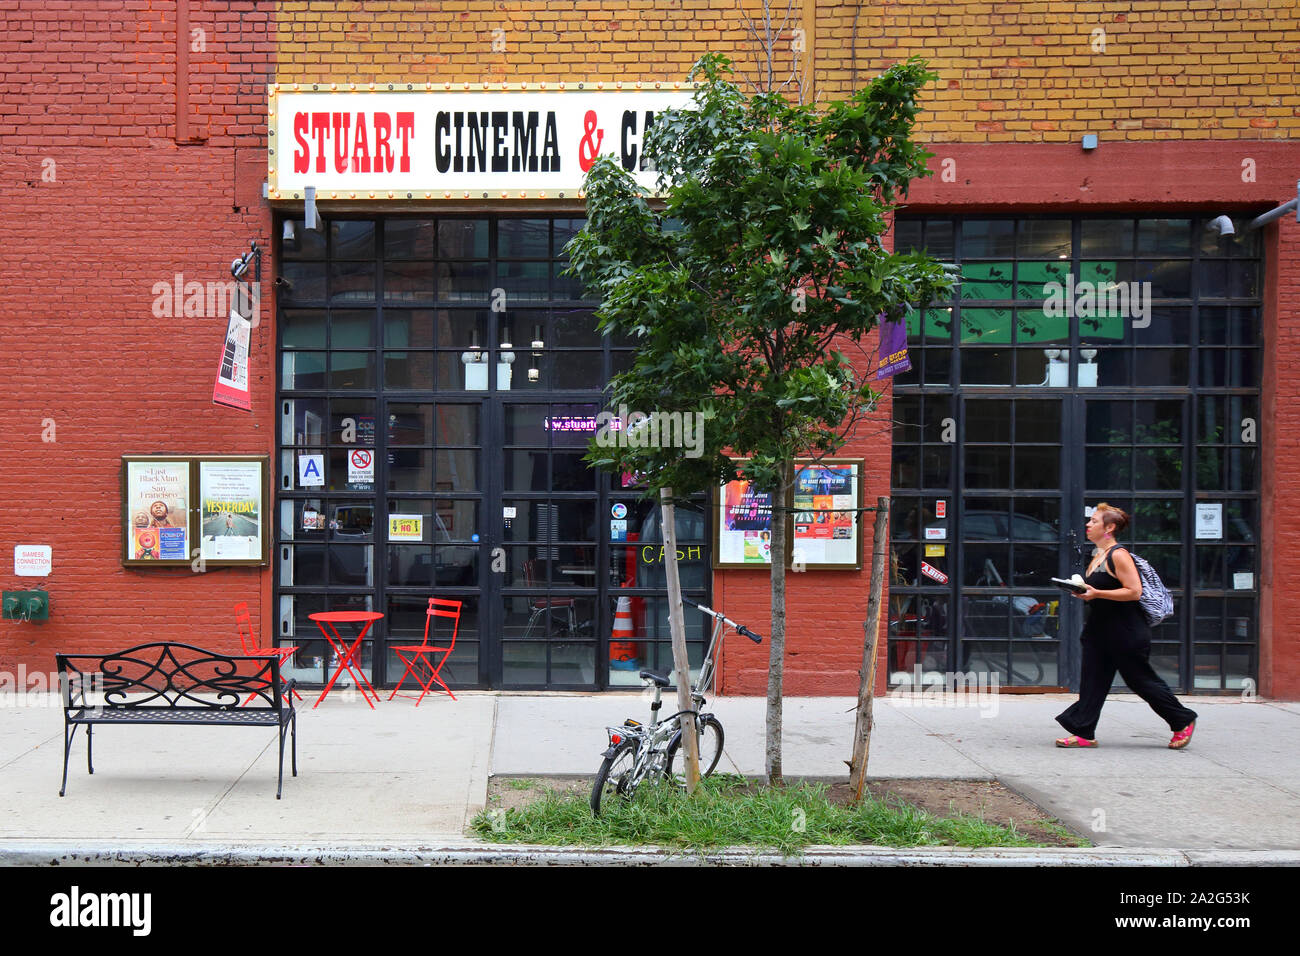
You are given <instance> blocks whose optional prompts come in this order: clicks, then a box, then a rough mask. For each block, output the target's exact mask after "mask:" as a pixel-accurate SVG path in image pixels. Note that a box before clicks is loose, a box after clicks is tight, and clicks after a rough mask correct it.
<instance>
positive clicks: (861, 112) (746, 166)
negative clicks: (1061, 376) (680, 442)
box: [569, 55, 950, 784]
mask: <svg viewBox="0 0 1300 956" xmlns="http://www.w3.org/2000/svg"><path fill="white" fill-rule="evenodd" d="M728 73H730V68H729V65H728V61H727V59H726V58H725V57H721V56H716V55H708V56H705V57H703V58H702V59H701V60H700V61H699V62H698V63H697V64H696V66H695V67H694V68H693V70H692V73H691V79H693V80H698V83H699V85H698V86H697V87H696V90H695V94H694V108H693V109H686V110H674V111H668V112H665V113H662V114H660V115H659V116H658V117H656V121H655V125H654V126H653V127H652V128H651V130H650V132H649V133H648V135H647V137H646V144H645V152H646V155H647V157H648V158H649V160H650V161H651V162H653V164H654V167H655V168H656V169H657V170H658V175H659V188H660V190H661V192H662V193H663V195H664V200H663V203H662V206H660V205H658V204H656V205H654V206H652V205H651V204H650V203H649V202H648V201H647V200H646V198H645V197H644V196H642V195H641V194H640V192H639V190H638V187H637V185H636V184H635V182H634V181H633V179H632V178H631V176H629V175H628V174H627V173H626V172H625V171H624V170H623V169H622V168H621V167H620V166H619V165H618V164H617V163H615V162H613V161H612V160H611V159H608V158H602V159H599V160H597V162H596V163H595V164H594V165H593V166H592V168H591V170H590V172H589V174H588V179H587V184H586V190H587V224H586V227H585V228H584V229H583V230H582V232H580V233H579V234H578V235H577V236H576V237H575V238H574V240H573V241H572V242H571V243H570V245H569V254H570V256H571V259H572V270H573V272H574V273H575V274H577V275H579V276H580V277H581V278H582V279H583V280H584V282H585V283H586V284H587V286H588V288H589V289H591V290H593V291H595V292H598V293H599V295H600V296H601V306H600V309H599V311H598V313H597V315H598V318H599V320H600V325H601V328H602V329H603V330H604V331H605V332H606V333H607V334H609V333H613V332H618V333H622V334H627V335H630V336H632V337H633V338H634V340H635V341H636V344H637V348H638V351H637V353H636V358H635V361H634V364H633V366H632V368H631V369H630V370H628V371H627V372H624V373H622V374H620V375H617V376H615V378H614V380H613V382H612V383H611V386H610V406H611V408H614V409H623V408H626V409H628V410H631V411H632V412H640V413H653V414H656V415H658V416H659V420H660V421H661V422H662V421H666V420H667V419H668V416H669V415H670V414H674V413H689V414H691V415H699V416H701V418H702V421H703V429H702V431H703V441H702V443H701V447H699V448H692V449H690V450H689V452H686V453H684V450H683V448H681V447H671V444H672V443H669V442H664V441H662V440H660V441H659V442H658V443H657V444H653V445H652V444H648V443H647V440H648V439H653V438H654V437H655V436H654V435H653V434H649V435H647V434H646V433H647V432H650V433H653V432H655V431H658V432H659V435H658V437H659V438H660V439H662V437H663V432H664V429H663V428H659V429H648V428H642V429H637V428H636V427H635V419H636V416H635V415H632V414H628V415H627V416H626V417H627V418H631V419H633V421H632V422H631V423H628V422H624V423H622V424H623V429H624V430H625V439H626V443H625V444H624V443H621V442H620V443H616V444H611V442H610V441H609V440H608V439H609V435H608V434H606V435H604V436H598V438H597V439H596V440H594V441H593V445H592V448H591V450H590V453H589V455H588V458H589V460H591V461H593V462H594V463H596V464H598V465H600V466H602V467H605V468H608V469H612V470H616V471H618V472H627V471H633V472H636V473H638V474H639V475H641V476H642V480H643V481H644V482H645V484H646V486H647V488H648V492H647V494H655V493H656V492H657V491H658V490H659V489H662V488H672V489H674V490H675V491H676V493H677V494H678V495H686V494H689V493H692V492H699V491H705V490H708V489H711V488H714V487H717V485H718V484H719V483H721V482H723V481H727V480H731V479H734V478H735V477H736V474H737V465H736V463H735V462H734V461H733V460H732V458H733V457H744V458H747V459H748V460H747V461H746V462H745V463H744V464H743V466H742V467H741V469H740V471H741V473H742V474H743V476H744V477H746V478H748V479H750V480H752V481H753V482H755V484H756V486H757V487H760V488H764V489H769V490H770V492H771V494H772V502H773V505H774V507H773V514H772V529H771V530H772V540H771V549H772V562H771V601H772V627H771V631H772V638H771V643H770V649H769V653H770V670H769V678H768V693H767V755H766V763H767V773H768V779H769V781H770V782H772V783H774V784H775V783H779V782H780V780H781V776H782V770H781V692H782V679H783V669H784V662H785V633H786V617H785V593H786V560H787V555H786V539H785V527H786V521H787V514H786V512H785V510H784V508H783V507H782V505H783V503H784V501H785V496H786V491H787V490H788V489H789V488H790V487H791V484H792V482H793V480H794V462H795V459H796V458H798V457H814V458H816V457H821V456H824V455H826V454H830V453H833V452H835V451H836V450H837V449H839V448H840V447H842V445H843V444H844V442H845V440H846V435H847V433H848V431H849V430H850V429H851V428H852V426H853V423H854V422H855V421H856V420H857V419H858V417H859V416H860V415H861V414H863V413H864V412H869V411H871V410H872V409H874V407H875V405H876V402H877V400H878V399H879V393H878V392H876V391H874V390H873V388H872V387H871V380H870V379H869V378H868V377H867V372H868V369H867V368H865V367H864V368H855V367H854V365H853V364H852V363H851V362H850V361H849V359H848V358H846V356H845V355H844V353H843V352H842V351H841V348H843V347H844V346H845V345H846V344H847V343H855V344H858V345H860V344H861V342H862V340H863V338H864V337H865V336H866V335H867V334H868V333H869V332H870V331H871V330H872V329H873V328H874V327H875V325H876V323H877V321H878V318H879V317H881V316H886V317H888V318H889V319H891V320H897V319H899V318H901V317H902V316H904V315H905V314H906V313H907V312H909V311H911V309H912V308H913V306H919V305H924V304H925V303H927V302H929V301H930V300H931V299H934V298H939V297H941V296H943V295H945V294H946V293H947V292H948V291H949V288H950V280H949V278H948V277H947V274H946V273H945V271H944V270H943V268H942V267H941V266H940V265H939V263H937V262H935V261H934V260H932V259H930V258H928V257H927V256H925V255H922V254H906V255H897V254H893V253H890V252H888V251H887V250H886V249H885V248H884V246H883V244H882V241H881V240H882V237H883V235H884V234H885V232H886V231H887V229H888V220H887V216H888V214H889V213H890V211H891V210H892V208H893V207H894V205H895V203H896V202H897V201H898V199H899V197H905V196H906V193H907V187H908V183H909V182H910V181H911V180H912V179H913V178H914V177H916V176H920V175H926V174H927V171H926V169H925V161H926V159H927V158H929V156H930V155H931V154H929V153H926V152H924V151H922V150H921V149H920V148H919V147H917V146H916V145H915V144H913V143H912V141H911V140H910V138H909V137H910V134H911V131H912V125H913V121H914V119H915V116H916V114H917V110H918V107H917V104H916V98H917V93H918V91H919V90H920V89H921V87H922V86H923V85H924V84H925V83H926V82H928V81H929V80H931V79H933V78H934V75H933V74H931V73H929V72H927V70H926V69H925V65H924V63H922V62H921V61H919V60H909V61H908V62H906V63H901V64H898V65H896V66H894V67H892V68H890V69H889V70H887V71H886V72H885V73H883V74H882V75H881V76H879V77H877V78H876V79H875V80H874V81H873V82H872V83H871V84H870V85H869V86H867V87H865V88H864V89H862V90H860V91H858V92H857V93H855V94H854V95H853V96H852V97H851V98H849V99H848V100H845V101H841V102H835V103H831V104H826V105H824V106H823V107H821V108H820V110H819V111H815V110H814V109H813V108H811V107H805V106H800V105H797V104H792V103H790V102H788V101H787V100H786V99H785V98H784V97H782V96H781V95H780V94H779V93H771V92H768V93H758V94H755V95H753V96H751V97H747V96H746V95H745V94H744V93H742V92H741V91H740V90H739V89H738V88H737V87H736V85H734V84H733V83H732V82H730V81H729V80H728V79H727V74H728ZM862 364H863V365H867V364H869V363H865V362H864V363H862ZM629 424H631V425H632V426H633V427H631V429H630V430H627V429H628V425H629Z"/></svg>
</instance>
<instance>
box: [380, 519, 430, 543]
mask: <svg viewBox="0 0 1300 956" xmlns="http://www.w3.org/2000/svg"><path fill="white" fill-rule="evenodd" d="M388 540H389V541H423V540H424V515H389V516H388Z"/></svg>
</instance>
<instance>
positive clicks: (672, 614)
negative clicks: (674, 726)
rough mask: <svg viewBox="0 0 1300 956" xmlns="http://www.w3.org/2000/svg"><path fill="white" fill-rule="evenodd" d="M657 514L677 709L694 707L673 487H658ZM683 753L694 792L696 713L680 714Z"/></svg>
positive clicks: (696, 779)
mask: <svg viewBox="0 0 1300 956" xmlns="http://www.w3.org/2000/svg"><path fill="white" fill-rule="evenodd" d="M659 502H660V509H659V510H660V516H661V517H662V518H663V530H664V567H665V568H666V569H667V571H668V630H669V631H670V632H671V634H672V638H673V667H674V679H675V680H676V683H677V709H678V710H679V711H688V710H693V709H694V706H695V705H694V701H692V700H691V664H690V659H689V658H688V657H687V656H686V621H685V619H684V618H683V616H682V581H681V577H680V575H679V574H678V570H677V513H676V508H675V507H674V505H673V490H672V489H671V488H660V489H659ZM679 722H680V724H681V728H682V754H683V756H684V759H685V762H686V792H687V793H694V792H695V788H696V787H697V786H699V784H700V738H699V736H698V734H697V733H696V730H695V715H694V714H682V716H681V717H680V718H679Z"/></svg>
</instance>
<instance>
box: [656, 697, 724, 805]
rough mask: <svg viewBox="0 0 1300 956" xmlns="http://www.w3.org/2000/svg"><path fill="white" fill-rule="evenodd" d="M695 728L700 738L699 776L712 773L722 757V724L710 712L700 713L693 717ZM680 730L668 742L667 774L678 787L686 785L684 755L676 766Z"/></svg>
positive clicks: (680, 738)
mask: <svg viewBox="0 0 1300 956" xmlns="http://www.w3.org/2000/svg"><path fill="white" fill-rule="evenodd" d="M695 729H696V731H698V733H699V738H700V776H701V777H707V776H709V774H711V773H713V771H714V769H715V768H716V767H717V766H718V761H719V760H721V759H722V741H723V735H722V724H721V723H720V722H719V721H718V718H716V717H714V716H713V715H712V714H702V715H700V716H699V717H697V718H696V719H695ZM681 744H682V732H681V731H680V730H679V731H678V732H677V733H676V734H675V735H674V736H673V739H672V742H671V743H669V744H668V775H669V777H671V778H672V780H673V782H674V783H676V784H677V785H678V786H679V787H684V786H686V756H685V754H683V755H682V761H681V768H680V769H679V768H678V766H677V763H676V761H677V751H678V750H679V749H680V748H681Z"/></svg>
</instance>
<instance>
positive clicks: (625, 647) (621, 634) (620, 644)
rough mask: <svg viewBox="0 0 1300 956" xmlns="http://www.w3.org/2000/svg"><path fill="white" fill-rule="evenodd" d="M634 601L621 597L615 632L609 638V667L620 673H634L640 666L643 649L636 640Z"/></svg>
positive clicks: (616, 610)
mask: <svg viewBox="0 0 1300 956" xmlns="http://www.w3.org/2000/svg"><path fill="white" fill-rule="evenodd" d="M635 637H636V631H635V630H634V629H633V626H632V601H631V600H630V599H629V598H628V596H627V595H626V594H623V595H620V596H619V599H618V607H617V608H616V609H615V611H614V630H613V632H612V633H611V634H610V636H609V666H610V667H612V668H614V669H615V670H620V671H634V670H636V669H637V667H638V666H640V663H639V659H640V657H641V648H640V647H639V646H638V645H637V643H636V641H635V640H634V638H635Z"/></svg>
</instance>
